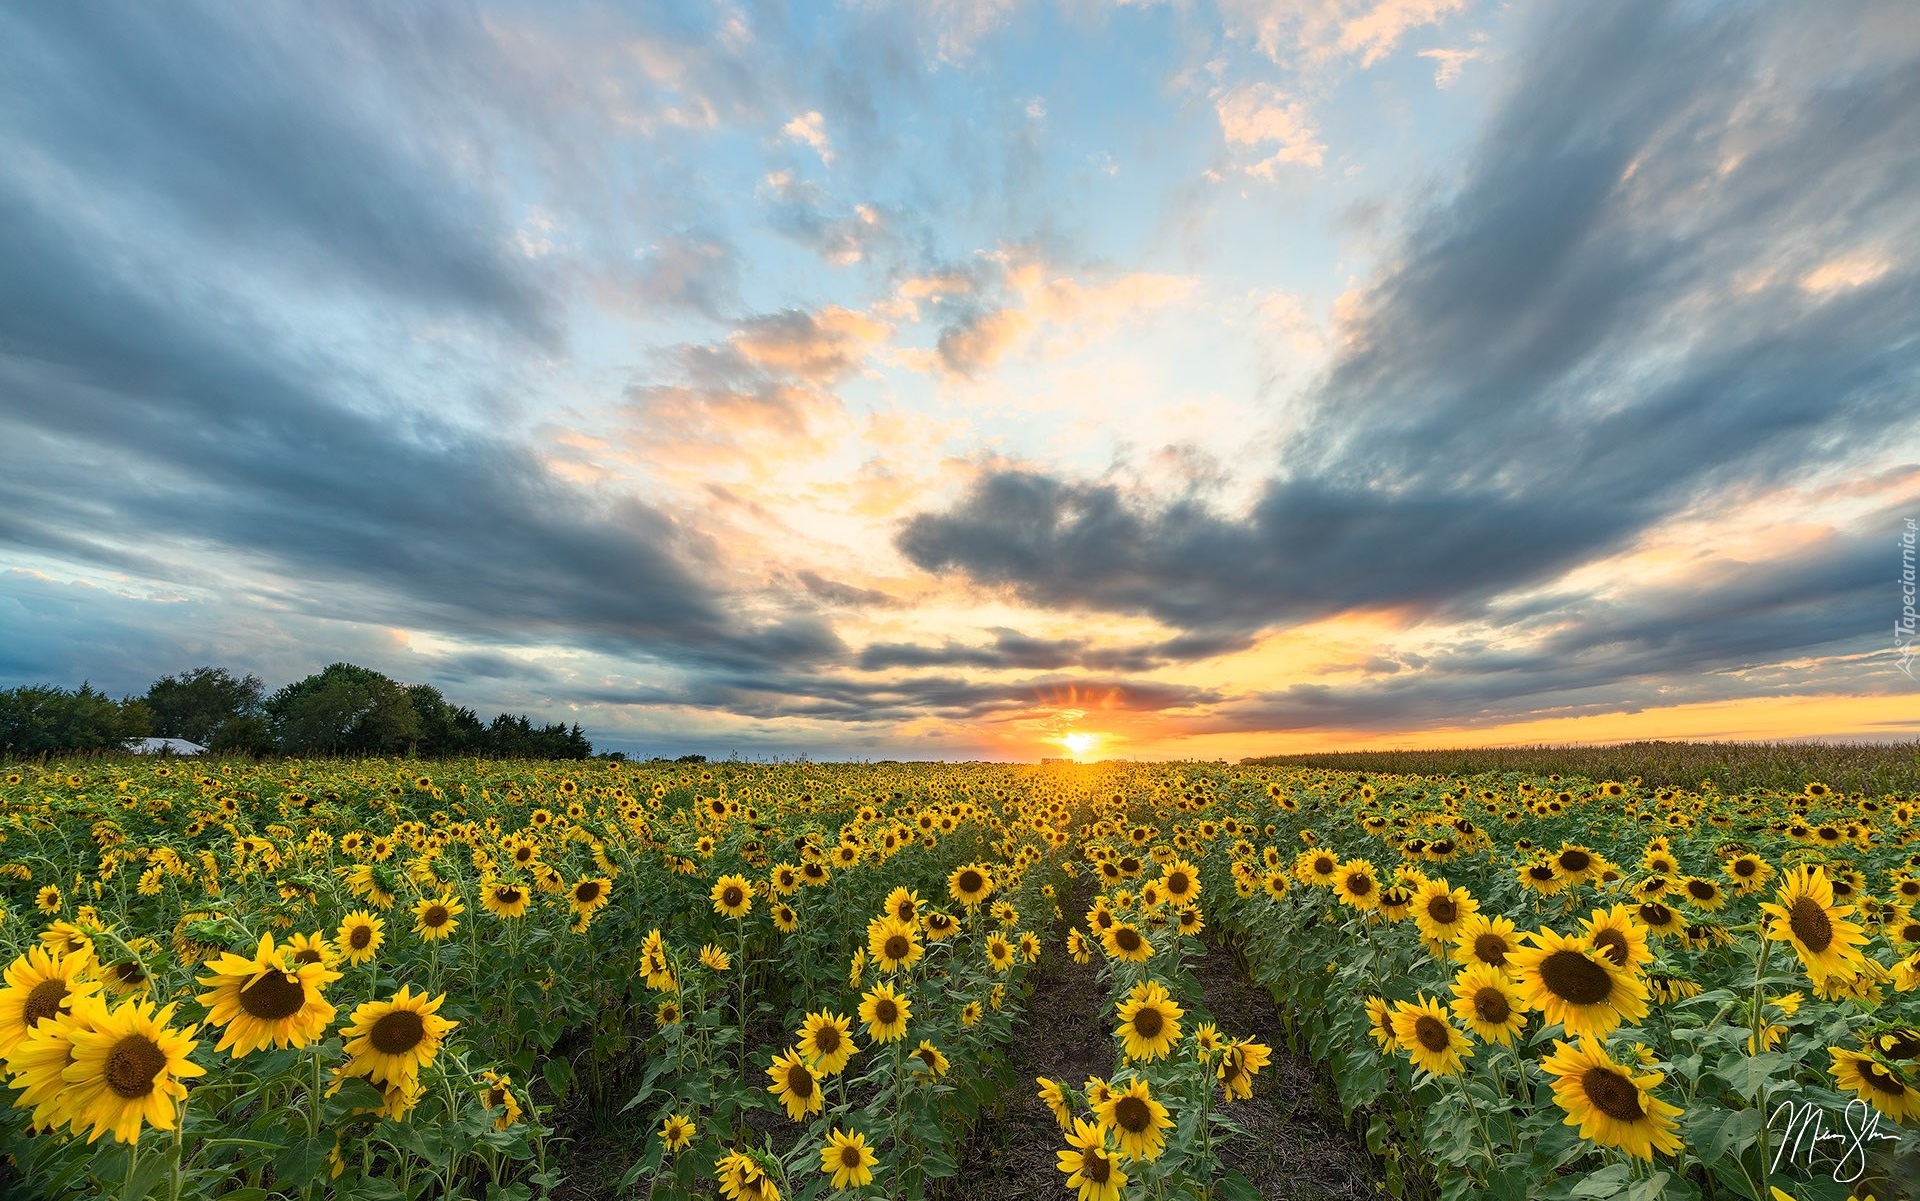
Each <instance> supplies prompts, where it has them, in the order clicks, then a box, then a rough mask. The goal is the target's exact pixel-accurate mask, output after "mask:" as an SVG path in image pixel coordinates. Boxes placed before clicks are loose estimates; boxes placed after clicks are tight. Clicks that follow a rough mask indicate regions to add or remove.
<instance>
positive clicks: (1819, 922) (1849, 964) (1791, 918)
mask: <svg viewBox="0 0 1920 1201" xmlns="http://www.w3.org/2000/svg"><path fill="white" fill-rule="evenodd" d="M1760 909H1761V911H1762V912H1763V913H1765V914H1766V915H1767V916H1768V917H1770V918H1772V919H1773V920H1772V921H1771V922H1770V923H1768V926H1767V937H1768V938H1771V939H1774V940H1775V941H1780V942H1788V943H1791V944H1792V945H1793V949H1794V950H1795V951H1796V952H1797V953H1798V954H1799V956H1800V962H1801V963H1802V964H1803V965H1805V967H1806V969H1807V975H1808V976H1809V977H1811V978H1812V980H1813V982H1814V983H1815V984H1822V983H1824V982H1825V981H1826V979H1827V978H1828V977H1829V976H1850V975H1852V974H1854V973H1855V972H1857V971H1858V970H1859V967H1860V962H1861V954H1860V945H1861V944H1862V943H1864V942H1865V941H1866V932H1865V931H1864V930H1862V929H1861V928H1860V926H1859V925H1858V924H1857V923H1854V922H1849V921H1846V920H1843V919H1845V917H1846V915H1847V914H1849V913H1852V912H1853V907H1852V906H1851V905H1845V906H1837V905H1835V904H1834V903H1833V884H1832V882H1831V881H1829V880H1828V879H1827V873H1826V872H1824V871H1822V870H1821V869H1820V868H1818V867H1814V866H1812V865H1810V864H1802V865H1801V866H1799V867H1797V868H1795V869H1793V870H1792V871H1790V872H1788V873H1787V874H1786V876H1785V877H1783V882H1782V883H1781V886H1780V889H1779V891H1778V892H1776V893H1774V899H1773V900H1772V901H1771V902H1767V901H1762V902H1761V903H1760Z"/></svg>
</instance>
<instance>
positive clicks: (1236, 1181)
mask: <svg viewBox="0 0 1920 1201" xmlns="http://www.w3.org/2000/svg"><path fill="white" fill-rule="evenodd" d="M1214 1184H1215V1185H1216V1188H1215V1194H1216V1195H1217V1196H1219V1197H1220V1198H1222V1199H1223V1201H1263V1198H1262V1197H1261V1196H1260V1190H1259V1189H1257V1188H1255V1187H1254V1186H1253V1181H1251V1180H1248V1179H1247V1178H1246V1177H1245V1176H1242V1175H1241V1174H1240V1173H1239V1172H1233V1171H1230V1172H1228V1173H1227V1174H1226V1175H1224V1176H1222V1177H1220V1179H1218V1180H1216V1181H1215V1182H1214Z"/></svg>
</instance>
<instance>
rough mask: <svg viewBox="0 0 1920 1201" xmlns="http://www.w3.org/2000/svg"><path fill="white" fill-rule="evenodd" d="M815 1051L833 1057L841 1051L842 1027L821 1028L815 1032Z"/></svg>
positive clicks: (829, 1026)
mask: <svg viewBox="0 0 1920 1201" xmlns="http://www.w3.org/2000/svg"><path fill="white" fill-rule="evenodd" d="M813 1049H814V1050H815V1051H818V1052H819V1053H820V1054H822V1055H831V1054H833V1053H834V1052H835V1051H838V1050H839V1049H840V1027H838V1026H834V1025H826V1026H821V1027H820V1028H819V1029H817V1030H815V1031H814V1032H813Z"/></svg>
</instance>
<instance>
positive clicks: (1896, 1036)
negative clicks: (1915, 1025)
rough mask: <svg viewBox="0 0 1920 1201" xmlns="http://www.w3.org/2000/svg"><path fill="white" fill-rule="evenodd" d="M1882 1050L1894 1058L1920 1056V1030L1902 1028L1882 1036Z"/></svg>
mask: <svg viewBox="0 0 1920 1201" xmlns="http://www.w3.org/2000/svg"><path fill="white" fill-rule="evenodd" d="M1880 1050H1881V1052H1882V1053H1883V1054H1885V1055H1887V1056H1889V1057H1891V1058H1893V1059H1913V1058H1916V1057H1920V1031H1917V1030H1900V1031H1896V1032H1895V1033H1893V1034H1883V1035H1881V1036H1880Z"/></svg>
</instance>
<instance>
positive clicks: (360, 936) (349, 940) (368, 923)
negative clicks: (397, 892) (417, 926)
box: [334, 909, 387, 965]
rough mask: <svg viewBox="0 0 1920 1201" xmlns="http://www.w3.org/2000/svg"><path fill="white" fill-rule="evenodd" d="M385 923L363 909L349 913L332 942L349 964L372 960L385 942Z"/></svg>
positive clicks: (335, 932) (382, 919)
mask: <svg viewBox="0 0 1920 1201" xmlns="http://www.w3.org/2000/svg"><path fill="white" fill-rule="evenodd" d="M386 928H387V923H386V920H385V919H384V918H378V917H375V916H374V915H373V914H371V913H369V912H367V911H366V910H365V909H357V910H355V911H354V912H352V913H349V914H348V915H347V917H346V920H345V921H343V922H341V923H340V928H339V929H338V930H336V931H334V941H335V942H336V943H338V945H339V947H340V953H341V954H342V955H344V956H346V959H347V962H348V963H349V964H353V965H358V964H362V963H365V962H366V961H367V960H369V959H372V958H373V957H374V954H375V953H376V952H378V951H379V950H380V944H381V943H383V942H385V941H386V940H387V939H386V934H385V933H384V931H385V930H386Z"/></svg>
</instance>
